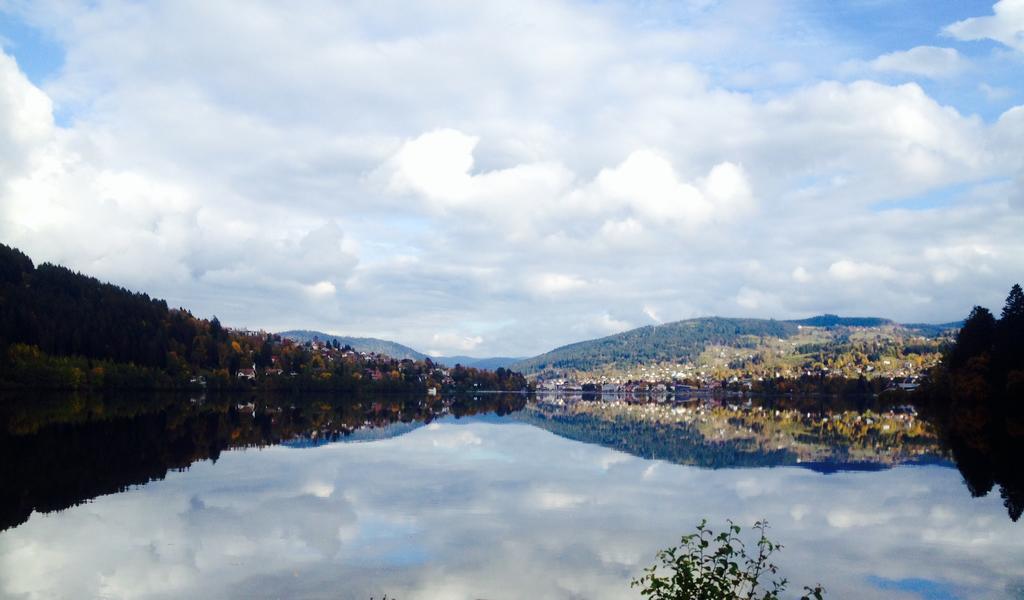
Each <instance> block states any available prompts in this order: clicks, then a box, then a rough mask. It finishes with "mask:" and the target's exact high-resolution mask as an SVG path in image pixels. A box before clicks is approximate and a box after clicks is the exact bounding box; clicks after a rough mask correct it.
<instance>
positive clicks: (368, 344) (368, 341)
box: [278, 329, 427, 360]
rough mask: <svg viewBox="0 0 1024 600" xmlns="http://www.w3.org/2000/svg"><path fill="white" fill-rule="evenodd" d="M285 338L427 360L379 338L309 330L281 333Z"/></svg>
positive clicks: (395, 343) (423, 355)
mask: <svg viewBox="0 0 1024 600" xmlns="http://www.w3.org/2000/svg"><path fill="white" fill-rule="evenodd" d="M278 335H280V336H281V337H283V338H287V339H290V340H295V341H296V342H301V343H305V342H312V341H313V340H314V339H318V340H320V341H321V342H333V341H335V340H337V342H338V344H339V345H341V346H346V345H347V346H349V347H351V348H352V349H353V350H355V351H356V352H376V353H377V354H384V355H387V356H390V357H392V358H397V359H399V360H401V359H403V358H408V359H411V360H423V359H425V358H427V355H426V354H423V353H422V352H417V351H416V350H413V349H412V348H410V347H408V346H403V345H402V344H399V343H398V342H392V341H389V340H382V339H378V338H364V337H350V336H345V335H334V334H331V333H324V332H322V331H312V330H309V329H294V330H291V331H282V332H281V333H279V334H278Z"/></svg>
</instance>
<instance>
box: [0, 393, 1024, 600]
mask: <svg viewBox="0 0 1024 600" xmlns="http://www.w3.org/2000/svg"><path fill="white" fill-rule="evenodd" d="M137 404H138V403H137V402H132V401H125V400H120V401H103V400H93V399H78V398H75V399H63V400H50V401H47V402H40V403H39V406H37V407H35V409H33V410H24V409H11V408H9V409H8V410H6V412H4V419H5V427H6V433H5V434H4V438H3V444H4V447H3V449H4V450H5V454H4V456H5V459H4V460H5V465H4V467H3V469H4V471H3V474H4V481H5V482H6V483H4V484H3V485H4V487H5V490H4V495H5V496H8V497H9V498H10V497H15V499H14V500H5V501H4V505H3V507H2V508H3V515H2V517H3V519H4V521H3V523H4V526H5V527H6V529H5V530H4V531H2V532H0V596H3V597H5V598H7V597H9V598H22V597H24V598H202V597H223V598H362V599H366V598H370V597H375V598H380V597H381V596H382V595H383V594H385V593H386V594H387V595H388V597H389V598H392V597H395V598H399V599H410V598H495V599H496V598H635V597H637V596H636V594H634V593H633V591H632V590H631V589H630V587H629V580H630V578H631V577H633V576H635V575H637V574H638V573H639V571H640V569H641V568H643V567H644V566H647V565H649V564H651V563H652V562H653V560H654V554H655V552H656V551H657V550H658V549H659V548H662V547H665V546H667V545H670V544H673V543H675V542H676V541H677V540H678V536H679V535H680V534H682V533H684V532H687V531H690V530H692V529H693V526H694V525H695V523H697V522H698V521H699V520H700V519H701V518H705V517H706V518H708V519H709V520H710V522H711V523H712V524H713V525H716V526H717V525H720V524H721V523H723V522H724V520H725V519H727V518H732V519H734V520H736V521H737V522H739V523H742V524H745V525H749V524H751V523H753V522H754V521H755V520H757V519H761V518H767V519H768V520H769V521H770V523H771V526H772V530H771V537H772V538H773V539H775V540H776V541H778V542H780V543H782V544H783V545H784V546H785V549H784V550H783V551H782V553H781V554H779V555H778V559H779V560H778V563H779V564H780V566H781V567H782V570H783V572H784V574H785V575H786V576H787V577H789V579H790V580H791V581H794V582H795V583H796V584H797V585H794V586H792V587H793V589H797V588H799V584H802V583H813V582H816V581H820V582H821V583H823V584H824V585H825V586H826V588H827V589H828V592H829V594H828V597H832V598H872V597H885V598H1022V597H1024V591H1022V590H1024V560H1022V559H1024V530H1022V529H1021V527H1022V525H1021V524H1020V523H1015V522H1013V521H1011V519H1010V518H1009V516H1008V513H1007V508H1006V507H1004V505H1003V500H1002V499H1001V498H1000V495H999V492H998V488H997V489H996V491H995V492H993V493H990V494H988V495H987V496H986V497H982V498H973V497H972V496H971V493H970V492H969V491H968V488H967V486H965V485H964V479H963V477H962V476H961V473H960V471H958V469H957V468H956V467H955V466H953V465H952V463H950V462H947V461H946V460H944V459H943V458H942V457H943V451H942V449H941V448H939V447H938V446H937V445H935V443H934V439H930V438H929V437H928V436H926V435H917V433H915V432H917V430H916V429H915V428H916V427H917V426H918V424H917V423H916V422H914V420H913V419H912V418H909V417H906V416H899V415H897V416H890V417H886V418H888V419H890V420H891V421H885V423H886V425H888V426H889V428H888V429H883V427H885V425H882V426H880V427H878V431H885V432H886V433H889V432H892V431H893V430H894V428H896V427H902V428H903V430H905V431H907V432H911V434H912V435H911V434H907V435H902V437H900V438H899V439H898V440H897V441H893V439H890V438H885V439H884V441H888V442H889V444H888V447H885V446H886V445H885V444H881V445H880V444H878V443H877V438H874V437H872V436H873V434H870V432H869V433H868V434H867V438H866V441H865V440H863V439H860V438H857V439H856V440H853V441H852V442H851V439H852V438H851V439H845V440H842V443H838V442H837V441H836V440H835V439H833V438H829V439H831V442H830V443H829V444H823V443H821V441H822V439H825V438H823V437H820V436H819V438H814V436H813V435H811V434H809V433H808V432H809V431H811V429H808V425H807V424H808V423H818V419H819V416H818V415H815V414H811V413H809V412H807V411H806V410H805V409H803V408H801V409H800V410H799V411H788V412H787V411H786V410H782V411H780V412H779V413H778V414H776V412H775V410H774V409H768V410H764V411H756V410H754V411H751V410H749V409H748V410H746V411H745V410H744V409H743V408H740V409H738V410H737V409H732V408H728V407H725V408H715V409H703V408H691V409H683V408H678V409H676V410H675V411H671V410H669V412H662V413H658V412H657V410H664V409H659V408H658V407H643V406H640V407H635V406H630V405H625V404H623V403H619V404H617V405H603V406H599V405H595V404H593V403H588V404H585V405H583V404H581V405H576V404H574V403H570V404H568V405H564V406H560V405H551V404H549V405H543V406H536V405H529V406H526V407H522V410H516V409H518V408H521V407H520V405H521V404H522V400H521V399H518V400H517V399H507V400H499V399H497V398H490V399H485V400H484V401H483V404H482V405H479V406H476V405H474V404H473V403H472V401H469V400H467V401H464V402H461V403H456V404H455V405H452V404H449V403H441V402H440V401H433V404H430V405H428V404H426V402H425V401H424V400H421V399H403V400H394V399H390V400H378V401H368V400H363V401H360V402H355V401H344V402H341V401H330V402H328V401H319V400H316V401H304V402H303V403H300V404H299V405H297V406H296V405H295V404H294V403H291V404H286V405H278V406H271V407H268V406H263V405H262V404H260V403H252V404H249V403H248V402H238V401H230V402H221V403H193V404H189V405H187V406H184V407H183V406H180V405H181V402H180V401H174V402H169V401H147V404H146V405H145V406H146V407H147V408H145V409H137V408H135V407H136V405H137ZM495 410H496V411H498V412H500V413H508V414H505V416H497V415H496V414H494V412H493V411H495ZM652 411H653V412H652ZM688 411H689V412H688ZM455 414H459V415H461V417H460V418H456V417H455V416H454V415H455ZM787 415H789V419H788V420H787ZM794 415H804V416H800V418H799V419H796V417H795V416H794ZM807 415H809V416H807ZM847 418H850V415H849V414H848V415H847ZM866 418H867V417H865V419H863V420H861V421H856V418H853V420H852V421H851V422H858V423H866ZM794 419H796V420H794ZM402 421H405V422H402ZM427 421H429V422H427ZM754 421H757V423H760V425H757V424H755V423H754ZM879 421H880V418H879V417H877V416H876V417H874V418H872V423H873V425H872V426H874V424H875V423H876V422H879ZM371 425H375V427H372V428H371V427H370V426H371ZM813 428H815V429H813V431H819V432H820V431H823V429H821V426H820V424H815V425H813ZM313 432H316V433H315V435H314V433H313ZM857 435H859V434H857ZM825 437H828V436H825ZM858 440H859V441H858ZM282 441H283V442H284V443H283V444H280V443H278V442H282ZM133 449H134V450H133ZM623 450H629V452H627V451H623ZM637 455H641V456H648V457H652V456H654V457H661V458H642V457H641V456H637ZM213 458H215V459H216V460H212V459H213ZM11 459H13V460H11ZM678 463H689V464H678ZM730 463H732V464H733V465H735V464H740V465H743V466H739V467H735V466H733V467H732V468H729V467H730V466H731V464H730ZM189 465H190V466H189ZM762 465H763V466H762ZM185 467H187V469H186V470H179V469H183V468H185ZM168 469H170V471H168ZM154 478H157V480H154V481H150V482H149V483H144V482H146V481H148V480H150V479H154ZM11 482H15V483H14V484H13V485H12V484H11ZM143 483H144V484H143ZM8 486H11V487H10V488H8ZM118 490H122V491H118ZM94 496H95V497H94Z"/></svg>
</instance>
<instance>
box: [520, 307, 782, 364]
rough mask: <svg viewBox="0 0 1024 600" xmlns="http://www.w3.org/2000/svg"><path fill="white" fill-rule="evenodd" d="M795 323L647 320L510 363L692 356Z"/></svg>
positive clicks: (631, 361)
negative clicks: (660, 322)
mask: <svg viewBox="0 0 1024 600" xmlns="http://www.w3.org/2000/svg"><path fill="white" fill-rule="evenodd" d="M798 331H799V328H798V327H797V325H796V324H795V323H789V322H786V321H775V320H766V319H726V318H722V317H705V318H700V319H689V320H686V321H676V322H674V323H665V324H663V325H648V326H647V327H640V328H639V329H632V330H630V331H624V332H622V333H617V334H615V335H610V336H608V337H603V338H600V339H596V340H587V341H584V342H576V343H575V344H569V345H568V346H562V347H560V348H555V349H554V350H552V351H550V352H546V353H544V354H541V355H540V356H535V357H533V358H528V359H526V360H521V361H519V362H517V363H514V364H512V365H511V368H512V370H514V371H519V372H521V373H524V374H525V373H538V372H540V371H544V370H545V369H556V370H561V369H576V370H581V371H588V370H592V369H595V368H598V367H602V366H605V365H633V364H637V363H649V362H663V361H664V362H668V361H676V362H693V361H695V360H696V359H697V357H698V356H700V353H701V352H703V351H704V348H705V347H707V346H708V345H711V344H719V345H728V346H732V345H737V344H739V343H741V342H744V341H750V342H754V341H755V340H756V338H761V337H774V338H787V337H790V336H792V335H795V334H796V333H797V332H798Z"/></svg>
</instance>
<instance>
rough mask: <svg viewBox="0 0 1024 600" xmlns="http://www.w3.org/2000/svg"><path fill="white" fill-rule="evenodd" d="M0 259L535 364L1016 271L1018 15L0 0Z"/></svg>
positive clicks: (936, 297)
mask: <svg viewBox="0 0 1024 600" xmlns="http://www.w3.org/2000/svg"><path fill="white" fill-rule="evenodd" d="M0 48H2V54H0V81H2V85H0V242H2V243H5V244H8V245H13V246H15V247H18V248H20V249H22V250H23V251H25V252H26V253H27V254H29V256H31V257H32V258H33V259H34V260H35V261H36V262H43V261H50V262H55V263H59V264H64V265H67V266H69V267H71V268H74V269H76V270H79V271H82V272H84V273H87V274H90V275H93V276H96V277H98V278H100V279H103V280H107V281H111V282H114V283H117V284H119V285H123V286H126V287H128V288H131V289H133V290H140V291H146V292H148V293H150V294H152V295H154V296H157V297H161V298H166V299H167V300H168V302H169V303H170V304H171V305H172V306H184V307H186V308H188V309H190V310H192V311H193V313H194V314H196V315H198V316H202V317H211V316H213V315H216V316H217V317H218V318H220V320H221V321H222V322H224V323H225V324H227V325H229V326H234V327H246V328H263V329H266V330H270V331H280V330H284V329H291V328H307V329H320V330H323V331H327V332H331V333H336V334H346V335H362V336H375V337H383V338H387V339H393V340H395V341H399V342H402V343H405V344H408V345H410V346H412V347H414V348H417V349H419V350H421V351H426V352H430V353H433V354H469V355H474V356H487V355H513V356H516V355H519V356H525V355H532V354H536V353H540V352H543V351H546V350H548V349H551V348H553V347H555V346H558V345H561V344H564V343H568V342H572V341H577V340H581V339H587V338H592V337H598V336H603V335H608V334H611V333H615V332H618V331H623V330H626V329H629V328H632V327H638V326H643V325H649V324H657V323H662V322H669V321H674V320H679V319H685V318H692V317H697V316H707V315H721V316H749V317H773V318H798V317H805V316H809V315H813V314H819V313H823V312H831V313H838V314H844V315H851V316H852V315H857V316H862V315H869V316H882V317H888V318H893V319H897V320H900V321H904V322H910V321H912V322H948V321H952V320H956V319H960V318H963V317H964V316H965V315H966V314H967V312H968V311H969V310H970V308H971V306H973V305H975V304H982V305H985V306H989V307H991V308H993V309H996V310H997V311H998V308H999V307H1000V306H1001V304H1002V301H1003V299H1004V298H1005V296H1006V293H1007V291H1008V290H1009V288H1010V286H1011V285H1012V284H1013V283H1014V282H1017V281H1021V280H1024V234H1022V232H1024V76H1022V74H1024V0H1000V1H999V2H996V3H993V2H992V0H988V1H981V2H979V1H966V0H963V1H961V0H957V1H949V2H945V1H944V2H934V1H933V0H927V1H926V0H851V1H849V2H843V3H822V2H818V1H816V0H751V1H730V0H688V1H676V2H661V1H657V0H647V1H632V2H627V1H597V0H588V1H582V0H581V1H563V0H544V1H531V0H523V1H521V2H515V3H507V2H479V1H469V0H467V1H454V0H452V1H448V0H438V1H434V2H408V1H404V0H403V1H401V2H391V1H387V0H373V1H366V2H361V1H358V0H356V1H353V2H345V3H335V2H319V1H316V0H310V1H307V2H300V3H287V4H282V3H278V2H237V3H234V2H214V3H211V2H204V1H201V0H192V1H190V0H181V1H169V2H158V1H154V2H135V1H120V0H111V1H107V0H90V1H87V2H81V3H79V2H73V1H61V2H55V1H53V2H51V1H48V0H39V1H31V2H29V1H22V0H0Z"/></svg>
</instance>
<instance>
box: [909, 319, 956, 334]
mask: <svg viewBox="0 0 1024 600" xmlns="http://www.w3.org/2000/svg"><path fill="white" fill-rule="evenodd" d="M963 326H964V322H963V321H953V322H952V323H903V327H906V328H907V329H910V330H912V331H915V332H917V333H919V334H920V335H923V336H925V337H936V336H938V335H941V334H943V333H945V332H947V331H950V330H952V329H960V328H961V327H963Z"/></svg>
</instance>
